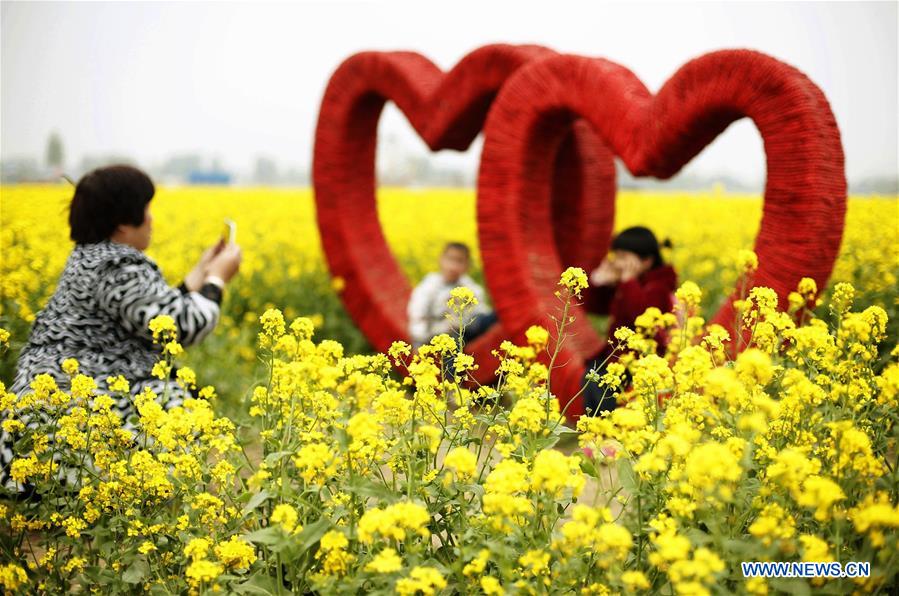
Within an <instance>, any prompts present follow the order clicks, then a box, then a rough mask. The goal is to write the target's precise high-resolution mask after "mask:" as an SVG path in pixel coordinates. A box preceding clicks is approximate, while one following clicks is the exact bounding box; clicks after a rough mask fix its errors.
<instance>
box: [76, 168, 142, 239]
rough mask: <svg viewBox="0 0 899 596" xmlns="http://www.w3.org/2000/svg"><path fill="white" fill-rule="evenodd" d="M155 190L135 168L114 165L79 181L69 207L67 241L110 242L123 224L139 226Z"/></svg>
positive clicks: (94, 171) (97, 170)
mask: <svg viewBox="0 0 899 596" xmlns="http://www.w3.org/2000/svg"><path fill="white" fill-rule="evenodd" d="M155 192H156V188H155V187H154V186H153V181H152V180H150V177H149V176H147V175H146V174H144V173H143V172H142V171H140V170H138V169H137V168H134V167H131V166H127V165H114V166H107V167H104V168H97V169H96V170H93V171H91V172H88V173H87V174H85V175H84V176H82V177H81V180H79V181H78V184H77V185H76V186H75V196H73V197H72V204H71V205H70V206H69V228H70V237H71V238H72V240H74V241H75V243H76V244H93V243H94V242H101V241H103V240H107V239H109V238H110V237H111V236H112V235H113V233H114V232H115V231H116V228H118V227H119V225H122V224H129V225H132V226H139V225H141V224H142V223H144V211H145V210H146V207H147V203H149V202H150V199H152V198H153V195H154V194H155Z"/></svg>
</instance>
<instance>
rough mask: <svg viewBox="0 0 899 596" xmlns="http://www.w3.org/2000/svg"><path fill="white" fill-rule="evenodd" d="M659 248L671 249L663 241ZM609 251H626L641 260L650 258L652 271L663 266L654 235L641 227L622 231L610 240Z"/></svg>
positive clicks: (669, 245)
mask: <svg viewBox="0 0 899 596" xmlns="http://www.w3.org/2000/svg"><path fill="white" fill-rule="evenodd" d="M661 246H664V247H666V248H671V241H670V240H665V241H664V242H663V243H662V245H661ZM611 250H626V251H627V252H632V253H634V254H636V255H637V256H638V257H640V258H641V259H645V258H647V257H652V268H653V269H655V268H656V267H660V266H662V265H664V264H665V261H664V260H662V252H661V250H660V246H659V241H658V239H656V235H655V234H653V233H652V230H650V229H649V228H644V227H643V226H634V227H633V228H628V229H626V230H622V231H621V232H620V233H619V234H618V235H617V236H615V239H614V240H612V247H611Z"/></svg>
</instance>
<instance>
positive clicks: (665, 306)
mask: <svg viewBox="0 0 899 596" xmlns="http://www.w3.org/2000/svg"><path fill="white" fill-rule="evenodd" d="M664 246H666V247H670V246H671V243H670V242H669V241H667V240H666V241H665V242H664ZM676 289H677V273H675V271H674V268H673V267H672V266H671V265H668V264H666V263H665V262H664V261H663V260H662V255H661V252H660V248H659V241H658V240H657V239H656V237H655V234H653V233H652V231H651V230H649V229H648V228H644V227H633V228H628V229H626V230H624V231H623V232H621V233H620V234H618V235H617V236H616V237H615V239H614V240H612V246H611V247H610V249H609V255H608V256H607V257H606V258H605V260H603V262H602V263H601V264H600V265H599V267H597V268H596V270H594V271H593V272H592V273H591V274H590V287H589V288H588V289H587V292H586V296H585V300H584V307H585V308H586V309H587V310H588V311H589V312H592V313H596V314H604V315H605V314H607V315H610V320H609V333H608V337H610V338H611V337H614V334H615V330H616V329H618V328H619V327H631V328H633V326H634V321H635V320H636V319H637V317H638V316H640V315H641V314H643V312H644V311H645V310H646V309H647V308H649V307H651V306H655V307H657V308H658V309H659V310H661V311H662V312H670V311H671V309H672V308H673V302H674V291H675V290H676ZM662 344H663V342H659V347H660V349H663V348H664V346H663V345H662ZM615 359H616V356H615V355H613V354H612V346H611V345H610V344H609V342H608V340H607V341H606V343H605V344H604V345H603V347H602V349H601V350H600V351H599V352H598V353H597V354H595V355H594V356H593V357H592V358H591V359H590V360H589V361H588V363H587V370H590V369H596V370H597V372H598V373H599V375H600V376H602V375H603V374H604V371H605V367H606V365H607V364H608V363H609V362H612V361H613V360H615ZM584 382H585V383H586V385H587V387H586V389H585V390H584V406H585V408H586V412H587V414H588V415H596V414H599V413H600V412H603V411H606V410H612V409H614V408H615V406H616V405H617V402H616V400H615V397H614V396H612V395H609V396H606V397H605V398H603V393H604V392H605V390H604V389H603V387H601V386H599V385H598V384H597V383H595V382H592V381H591V382H588V381H587V380H586V377H585V379H584Z"/></svg>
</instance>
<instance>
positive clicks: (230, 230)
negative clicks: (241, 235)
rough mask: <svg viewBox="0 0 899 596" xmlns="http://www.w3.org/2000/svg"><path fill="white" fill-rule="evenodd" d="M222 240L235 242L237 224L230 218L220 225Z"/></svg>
mask: <svg viewBox="0 0 899 596" xmlns="http://www.w3.org/2000/svg"><path fill="white" fill-rule="evenodd" d="M222 242H224V243H226V244H227V243H229V242H237V224H236V223H235V222H233V221H232V220H230V219H226V220H225V225H223V226H222Z"/></svg>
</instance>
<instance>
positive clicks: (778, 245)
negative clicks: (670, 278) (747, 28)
mask: <svg viewBox="0 0 899 596" xmlns="http://www.w3.org/2000/svg"><path fill="white" fill-rule="evenodd" d="M743 117H748V118H750V119H752V121H753V123H754V124H755V125H756V127H757V128H758V130H759V133H760V134H761V136H762V139H763V141H764V147H765V154H766V158H767V168H768V172H767V181H766V183H765V197H764V206H763V214H762V220H761V226H760V229H759V232H758V236H757V238H756V243H755V251H756V253H757V254H758V257H759V268H758V271H757V272H756V274H755V276H754V278H753V279H752V280H751V283H752V285H759V286H768V287H770V288H773V289H774V290H776V291H777V293H778V295H779V297H780V299H781V303H783V302H784V301H785V299H786V296H787V294H788V293H789V292H790V291H792V290H794V289H795V288H796V285H797V284H798V282H799V280H800V279H801V278H802V277H811V278H813V279H814V280H815V281H816V282H817V284H818V287H819V288H823V287H825V286H826V283H827V279H828V277H829V276H830V273H831V270H832V268H833V265H834V262H835V260H836V257H837V253H838V252H839V248H840V241H841V238H842V234H843V224H844V216H845V211H846V177H845V169H844V163H843V148H842V144H841V141H840V132H839V129H838V128H837V124H836V121H835V119H834V116H833V113H832V112H831V110H830V106H829V104H828V102H827V99H826V98H825V97H824V94H823V93H822V92H821V90H820V89H819V88H818V87H817V86H816V85H815V84H814V83H813V82H812V81H810V80H809V79H808V78H807V77H806V76H805V75H803V74H802V73H801V72H799V71H798V70H797V69H795V68H793V67H792V66H789V65H787V64H784V63H783V62H780V61H779V60H776V59H774V58H772V57H770V56H767V55H765V54H762V53H759V52H755V51H750V50H725V51H718V52H712V53H710V54H706V55H704V56H701V57H699V58H696V59H694V60H691V61H690V62H688V63H687V64H685V65H684V66H683V67H681V68H680V69H679V70H678V71H677V72H676V73H675V74H674V76H672V77H671V79H669V80H668V82H666V83H665V84H664V86H663V87H662V88H661V89H660V90H659V92H658V93H657V94H655V95H653V94H652V93H650V92H649V90H648V89H647V88H646V87H645V86H644V85H643V83H641V82H640V80H639V79H638V78H637V77H636V76H635V75H634V74H633V73H632V72H631V71H629V70H628V69H626V68H624V67H623V66H620V65H618V64H615V63H613V62H610V61H608V60H603V59H592V58H585V57H582V56H572V55H554V56H549V57H546V58H543V59H541V60H537V61H533V62H530V63H529V64H527V65H525V66H524V67H522V68H521V69H519V70H517V71H516V72H515V74H514V75H513V76H511V77H510V78H509V79H508V80H507V81H506V83H505V85H504V86H503V88H502V90H501V91H500V94H499V96H498V97H497V99H496V101H495V102H494V104H493V108H492V109H491V111H490V115H489V117H488V119H487V123H486V125H485V129H484V130H485V143H484V151H483V154H482V157H481V170H480V175H479V180H478V237H479V242H480V248H481V253H482V256H483V260H484V276H485V279H486V280H487V285H488V288H489V290H490V294H491V296H492V297H493V300H494V302H495V305H496V309H497V312H498V313H499V317H500V320H501V321H502V323H503V326H504V328H505V329H506V331H507V332H508V333H509V335H510V338H511V339H512V340H513V341H523V340H524V332H525V330H526V329H527V328H528V326H530V325H534V324H542V325H550V324H551V322H550V321H549V320H548V319H547V317H548V313H553V312H556V311H557V310H558V303H557V301H556V300H555V298H554V297H553V291H554V290H555V289H556V288H557V286H556V284H557V282H558V278H559V274H560V272H561V271H562V269H563V263H562V261H561V260H560V259H559V257H558V252H557V250H556V240H555V237H554V232H553V226H552V217H551V208H550V203H549V200H548V195H549V193H548V190H549V188H551V186H552V180H553V170H552V162H551V161H548V160H547V159H546V157H545V156H546V155H547V154H551V153H552V147H554V146H555V145H557V144H558V143H559V141H560V139H561V138H562V135H563V133H564V131H565V130H567V127H568V126H570V123H571V122H572V121H573V120H574V119H580V120H581V121H584V122H587V123H589V125H590V126H591V127H592V128H593V130H594V131H595V132H596V134H597V135H598V136H599V137H600V138H601V139H602V141H603V143H604V144H605V145H607V146H608V147H610V148H611V150H612V151H613V153H614V154H615V155H616V156H618V157H620V158H621V159H622V161H623V162H624V164H625V165H626V166H627V168H628V169H629V170H630V171H631V172H632V173H633V174H634V175H636V176H653V177H656V178H669V177H671V176H672V175H674V174H675V173H677V172H678V171H679V170H680V169H681V167H683V166H684V164H686V163H687V162H689V161H690V160H691V159H693V157H694V156H696V155H697V154H698V153H699V152H700V151H701V150H702V149H703V148H704V147H705V146H706V145H708V144H709V143H710V142H711V141H712V140H713V139H714V138H715V137H717V136H718V135H719V134H720V133H721V132H722V131H724V129H725V128H727V126H728V125H730V123H732V122H733V121H735V120H737V119H739V118H743ZM708 225H711V226H713V225H715V222H714V221H710V222H708ZM602 240H603V241H604V242H605V241H606V239H605V238H603V239H602ZM734 298H735V296H733V297H731V299H728V300H726V301H725V303H724V304H723V305H722V306H721V308H720V309H719V310H718V312H717V314H716V315H715V316H714V317H713V318H712V321H713V322H716V323H719V324H721V325H724V326H725V327H726V328H728V329H730V331H731V334H732V335H733V334H734V333H735V330H734V328H733V327H734V310H733V306H732V300H733V299H734ZM571 332H572V336H571V340H570V342H571V343H570V344H569V347H568V348H567V349H566V350H565V353H564V354H563V357H562V359H561V361H562V362H567V366H565V367H563V368H560V369H558V370H557V371H555V372H554V374H553V379H552V382H553V385H552V389H553V392H554V393H555V394H556V395H557V396H558V397H559V400H560V402H561V403H562V404H565V403H567V401H568V400H569V399H570V398H571V396H574V395H576V394H577V392H578V390H579V389H580V384H581V377H582V375H583V373H584V366H583V362H584V358H585V357H587V356H589V355H590V354H589V350H588V349H587V348H589V346H590V345H591V344H594V345H595V344H596V343H598V341H599V339H598V337H597V335H596V333H595V331H594V330H593V329H592V327H591V326H590V324H589V322H588V321H587V318H586V316H584V313H578V316H577V318H576V320H575V323H574V324H573V327H572V328H571ZM582 412H583V406H582V404H581V400H580V398H578V399H577V400H575V401H574V402H573V403H571V405H570V408H569V413H570V414H572V417H577V416H578V415H579V414H581V413H582Z"/></svg>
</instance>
